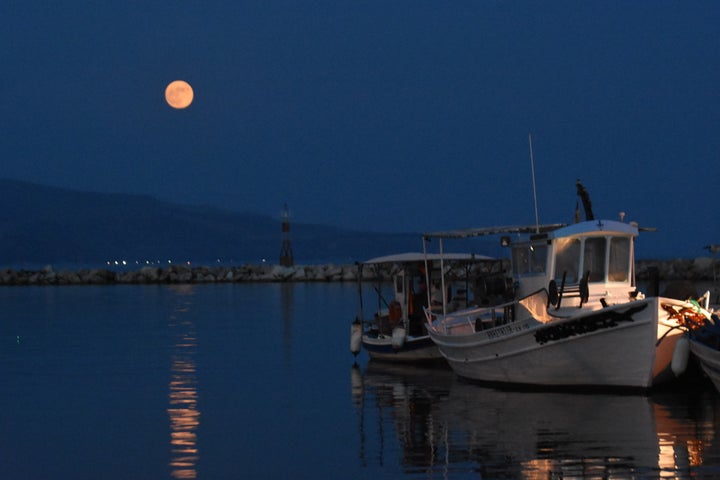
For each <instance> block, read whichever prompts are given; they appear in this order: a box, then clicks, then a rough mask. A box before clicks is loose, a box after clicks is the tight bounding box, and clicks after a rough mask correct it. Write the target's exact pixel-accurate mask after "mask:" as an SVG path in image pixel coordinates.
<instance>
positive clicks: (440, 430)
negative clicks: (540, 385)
mask: <svg viewBox="0 0 720 480" xmlns="http://www.w3.org/2000/svg"><path fill="white" fill-rule="evenodd" d="M382 367H383V368H378V367H377V366H373V365H370V366H369V368H368V369H366V371H365V372H359V371H356V372H355V373H357V374H359V375H358V378H356V381H355V386H356V388H355V390H354V391H355V394H356V399H358V401H357V402H356V404H357V405H358V406H359V408H360V409H361V411H362V412H363V414H362V415H361V418H362V420H363V422H364V426H363V428H362V429H361V432H362V435H363V438H362V441H361V443H362V448H363V456H364V461H365V462H367V463H369V464H370V463H371V462H372V460H373V459H376V460H377V461H378V462H382V464H384V465H389V464H392V462H395V461H397V463H398V464H399V465H401V466H402V468H403V470H404V471H405V472H413V473H420V472H422V473H423V474H425V475H426V476H429V477H432V478H435V477H438V476H451V477H458V476H464V475H474V476H480V477H481V478H524V479H547V478H658V477H670V478H688V477H692V478H698V477H702V474H703V471H702V464H703V462H704V460H705V458H709V457H714V458H717V457H718V456H719V455H720V448H718V447H717V446H715V445H714V443H715V442H714V436H715V417H716V416H719V415H720V400H719V399H718V398H717V396H715V395H709V394H708V392H707V391H697V392H687V393H674V392H667V393H663V394H660V395H652V396H646V395H621V394H609V393H606V394H597V393H594V394H579V393H565V392H558V391H542V392H537V391H517V390H508V389H503V390H497V389H493V388H487V387H482V386H479V385H475V384H471V383H468V382H466V381H464V380H462V379H461V378H458V377H456V376H454V375H452V374H451V373H450V374H449V373H448V372H447V371H443V370H440V369H438V370H436V371H433V370H427V369H417V368H416V367H404V366H393V367H394V368H393V369H386V368H384V365H383V366H382ZM360 399H361V400H360ZM374 426H375V427H374ZM373 427H374V428H373ZM393 455H397V456H398V458H397V459H395V458H394V457H393ZM713 464H717V463H716V461H715V460H713Z"/></svg>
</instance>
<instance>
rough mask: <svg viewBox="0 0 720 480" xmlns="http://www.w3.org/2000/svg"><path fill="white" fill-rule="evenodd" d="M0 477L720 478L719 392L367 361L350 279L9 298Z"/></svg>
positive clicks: (57, 290)
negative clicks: (355, 332)
mask: <svg viewBox="0 0 720 480" xmlns="http://www.w3.org/2000/svg"><path fill="white" fill-rule="evenodd" d="M0 301H1V304H2V305H3V315H2V321H0V382H1V383H0V385H2V388H1V390H0V391H1V392H2V398H1V399H0V402H1V403H0V405H2V408H0V478H2V479H5V480H8V479H65V478H67V479H98V478H102V479H162V478H168V479H173V478H199V479H240V478H252V479H263V478H270V479H275V478H343V479H355V478H358V479H365V478H368V479H383V478H388V479H390V478H393V479H397V478H486V479H495V478H498V479H503V478H507V479H514V478H527V479H548V478H557V479H560V478H563V479H567V478H659V477H662V478H718V477H720V440H718V439H717V438H716V432H720V424H718V422H719V421H720V395H718V394H716V393H715V392H714V391H713V390H712V389H711V388H694V389H692V390H686V391H678V392H664V393H658V394H653V395H649V396H648V395H618V394H592V395H582V394H571V393H558V392H513V391H507V390H497V389H490V388H485V387H480V386H478V385H474V384H469V383H467V382H464V381H462V380H459V379H457V378H456V377H455V376H454V375H453V374H452V372H451V371H449V370H448V369H444V368H433V369H425V368H408V367H405V368H401V367H396V366H390V365H382V364H376V363H372V362H368V360H367V358H366V357H365V355H364V354H361V355H360V356H359V357H358V358H357V359H354V358H353V357H352V355H351V354H350V352H349V332H350V322H351V320H352V318H353V317H354V315H355V312H356V309H357V307H356V306H357V298H356V288H355V286H354V285H350V284H295V285H293V284H287V285H282V284H270V285H266V284H260V285H234V284H228V285H207V286H181V287H167V286H110V287H50V288H34V287H21V288H2V289H0Z"/></svg>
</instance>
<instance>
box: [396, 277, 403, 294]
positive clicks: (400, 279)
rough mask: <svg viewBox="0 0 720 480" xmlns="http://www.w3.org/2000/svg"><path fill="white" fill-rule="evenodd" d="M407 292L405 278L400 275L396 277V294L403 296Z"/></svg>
mask: <svg viewBox="0 0 720 480" xmlns="http://www.w3.org/2000/svg"><path fill="white" fill-rule="evenodd" d="M404 292H405V277H403V276H402V275H398V276H397V277H395V293H397V294H399V295H402V294H403V293H404Z"/></svg>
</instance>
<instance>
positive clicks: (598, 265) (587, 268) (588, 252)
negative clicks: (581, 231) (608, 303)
mask: <svg viewBox="0 0 720 480" xmlns="http://www.w3.org/2000/svg"><path fill="white" fill-rule="evenodd" d="M606 245H607V242H606V241H605V237H591V238H587V239H585V253H584V255H583V274H585V272H590V278H589V279H588V281H589V282H602V281H604V280H605V246H606Z"/></svg>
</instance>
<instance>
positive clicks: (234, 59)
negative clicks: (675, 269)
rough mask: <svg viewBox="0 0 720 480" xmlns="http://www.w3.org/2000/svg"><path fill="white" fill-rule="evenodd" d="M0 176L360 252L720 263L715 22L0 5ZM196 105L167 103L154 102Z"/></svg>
mask: <svg viewBox="0 0 720 480" xmlns="http://www.w3.org/2000/svg"><path fill="white" fill-rule="evenodd" d="M0 19H1V20H0V21H2V29H0V39H1V40H2V44H3V45H5V48H3V49H2V50H1V51H0V61H1V62H2V67H3V72H4V73H3V75H2V76H0V92H2V102H1V103H0V112H1V115H0V118H1V120H0V121H1V122H2V124H1V125H0V126H1V128H2V137H1V138H2V139H1V140H0V156H1V157H2V169H1V170H0V176H3V177H8V178H16V179H22V180H29V181H33V182H37V183H43V184H49V185H55V186H61V187H68V188H73V189H79V190H94V191H102V192H122V193H138V194H148V195H151V196H154V197H157V198H160V199H163V200H169V201H174V202H183V203H191V204H210V205H216V206H221V207H225V208H228V209H232V210H238V211H251V212H257V213H264V214H269V215H273V216H278V215H279V213H280V211H281V209H282V205H283V204H284V203H285V202H287V203H288V204H289V206H290V209H291V213H292V216H293V219H294V221H297V222H303V223H324V224H330V225H337V226H342V227H352V228H357V229H361V230H374V231H418V232H419V231H428V230H441V229H448V228H460V227H478V226H491V225H505V224H524V223H533V222H534V220H535V214H534V207H533V195H532V176H531V168H530V167H531V164H530V156H529V151H528V134H529V133H532V135H533V147H534V154H535V169H536V183H537V196H538V206H539V216H540V221H541V222H546V223H549V222H567V221H570V220H571V219H572V215H573V211H574V208H575V202H576V196H575V180H576V179H577V178H580V179H582V181H583V183H584V184H585V186H586V187H587V189H588V191H589V192H590V195H591V198H592V201H593V206H594V210H595V213H596V215H597V216H601V217H606V218H616V217H617V213H618V212H619V211H625V212H627V218H628V219H630V220H636V221H638V222H639V223H640V224H641V225H646V226H655V227H658V228H660V232H658V233H654V234H645V235H643V236H642V237H641V240H640V243H639V247H638V248H639V249H640V250H641V251H643V253H645V254H644V255H641V256H642V257H647V256H648V255H647V254H648V253H653V254H657V255H663V256H693V255H702V254H703V249H702V247H703V246H704V245H707V244H708V243H718V242H720V226H719V225H720V223H718V214H717V212H718V203H719V202H718V186H719V184H720V167H719V166H718V165H719V161H720V136H719V135H718V132H719V127H720V95H719V93H718V92H719V90H718V89H719V88H720V27H719V25H720V3H719V2H717V1H698V2H681V1H677V0H675V1H663V0H660V1H653V2H627V1H617V2H613V1H605V0H603V1H583V2H578V1H576V0H573V1H562V2H561V1H552V2H546V1H490V0H483V1H478V0H472V1H463V0H457V1H452V2H447V1H443V2H441V1H422V0H421V1H418V0H412V1H409V0H408V1H390V2H388V1H373V0H370V1H346V0H332V1H330V0H328V1H307V2H298V1H278V0H263V1H257V0H254V1H251V2H248V1H243V0H238V1H233V2H207V1H172V2H155V1H150V2H135V1H127V2H125V1H123V2H60V3H52V2H51V3H47V2H45V3H38V2H26V1H18V0H9V1H4V2H2V4H1V5H0ZM175 79H183V80H186V81H188V82H189V83H190V84H191V85H192V86H193V88H194V90H195V101H194V103H193V104H192V105H191V106H190V107H189V108H188V109H186V110H174V109H172V108H170V107H169V106H168V105H167V104H166V103H165V101H164V97H163V93H164V89H165V86H166V85H167V84H168V83H169V82H170V81H172V80H175Z"/></svg>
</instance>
